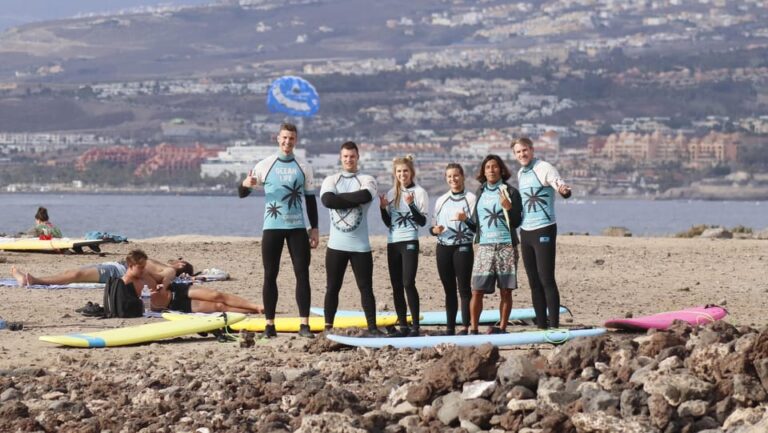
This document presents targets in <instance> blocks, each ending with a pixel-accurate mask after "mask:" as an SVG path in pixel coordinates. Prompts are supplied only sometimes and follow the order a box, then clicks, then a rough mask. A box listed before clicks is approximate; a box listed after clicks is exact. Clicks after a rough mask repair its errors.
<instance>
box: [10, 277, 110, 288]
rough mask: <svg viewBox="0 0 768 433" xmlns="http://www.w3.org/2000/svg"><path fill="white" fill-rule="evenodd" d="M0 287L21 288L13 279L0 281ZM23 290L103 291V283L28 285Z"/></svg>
mask: <svg viewBox="0 0 768 433" xmlns="http://www.w3.org/2000/svg"><path fill="white" fill-rule="evenodd" d="M0 287H21V286H19V283H18V281H16V279H14V278H3V279H0ZM23 288H25V289H49V290H53V289H103V288H104V284H103V283H71V284H30V285H29V286H26V287H23Z"/></svg>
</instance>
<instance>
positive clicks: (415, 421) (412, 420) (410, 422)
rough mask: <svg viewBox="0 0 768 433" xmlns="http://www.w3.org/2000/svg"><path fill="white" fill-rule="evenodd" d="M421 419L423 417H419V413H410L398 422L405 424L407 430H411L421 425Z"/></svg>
mask: <svg viewBox="0 0 768 433" xmlns="http://www.w3.org/2000/svg"><path fill="white" fill-rule="evenodd" d="M420 421H421V418H419V416H418V415H408V416H405V417H402V418H400V421H398V422H397V424H398V425H401V426H403V427H404V428H405V429H406V430H409V429H412V428H414V427H416V426H417V425H419V422H420Z"/></svg>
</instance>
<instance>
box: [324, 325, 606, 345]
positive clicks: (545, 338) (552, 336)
mask: <svg viewBox="0 0 768 433" xmlns="http://www.w3.org/2000/svg"><path fill="white" fill-rule="evenodd" d="M605 332H606V329H605V328H591V329H552V330H546V331H526V332H513V333H510V334H491V335H441V336H434V337H433V336H426V337H403V338H369V337H347V336H344V335H333V334H328V335H326V338H328V339H329V340H332V341H335V342H337V343H341V344H345V345H347V346H357V347H370V348H382V347H385V346H392V347H394V348H396V349H424V348H427V347H435V346H437V345H439V344H455V345H456V346H463V347H472V346H480V345H481V344H485V343H491V344H492V345H494V346H517V345H525V344H542V343H550V344H562V343H565V342H566V341H568V340H572V339H574V338H582V337H597V336H599V335H603V334H605Z"/></svg>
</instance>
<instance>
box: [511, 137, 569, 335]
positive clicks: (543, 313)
mask: <svg viewBox="0 0 768 433" xmlns="http://www.w3.org/2000/svg"><path fill="white" fill-rule="evenodd" d="M512 149H513V150H514V151H515V158H517V161H518V162H519V163H520V165H521V167H520V170H519V171H518V173H517V182H518V185H519V187H520V194H522V198H523V224H522V226H521V227H520V253H521V255H522V256H523V265H524V266H525V272H526V274H528V283H529V284H530V286H531V297H532V299H533V308H534V310H535V311H536V325H537V326H538V327H539V328H541V329H546V328H557V327H558V326H560V292H559V291H558V289H557V282H556V281H555V255H556V247H555V241H556V240H557V224H556V222H555V191H557V193H559V194H560V195H561V196H562V197H563V198H568V197H570V196H571V187H570V186H568V185H567V184H566V183H565V182H564V181H563V179H562V178H561V177H560V174H559V173H558V172H557V169H555V167H553V166H552V164H549V163H548V162H545V161H542V160H540V159H537V158H534V156H533V142H532V141H531V140H530V139H529V138H526V137H521V138H518V139H516V140H514V141H513V142H512Z"/></svg>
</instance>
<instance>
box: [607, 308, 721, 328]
mask: <svg viewBox="0 0 768 433" xmlns="http://www.w3.org/2000/svg"><path fill="white" fill-rule="evenodd" d="M727 314H728V311H726V309H725V308H723V307H718V306H717V305H706V306H704V307H692V308H686V309H684V310H678V311H668V312H666V313H659V314H653V315H650V316H641V317H633V318H631V319H611V320H608V321H606V322H605V327H606V328H614V329H626V330H632V331H636V330H646V329H667V328H669V327H670V325H672V322H674V321H675V320H682V321H684V322H688V323H690V324H691V325H693V326H698V325H706V324H707V323H712V322H714V321H716V320H720V319H722V318H723V317H725V316H726V315H727Z"/></svg>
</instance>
